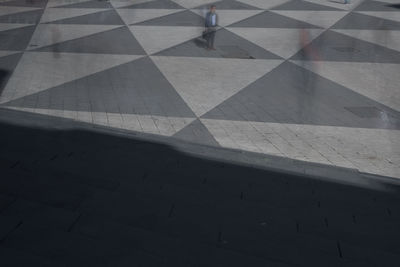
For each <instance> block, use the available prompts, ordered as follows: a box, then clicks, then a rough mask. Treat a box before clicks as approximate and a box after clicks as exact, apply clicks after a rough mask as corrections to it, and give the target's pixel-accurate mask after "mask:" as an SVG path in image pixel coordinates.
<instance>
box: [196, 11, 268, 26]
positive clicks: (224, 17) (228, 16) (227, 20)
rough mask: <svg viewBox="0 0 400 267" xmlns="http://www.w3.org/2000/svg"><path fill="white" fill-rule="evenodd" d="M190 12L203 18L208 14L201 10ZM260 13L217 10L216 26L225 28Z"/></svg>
mask: <svg viewBox="0 0 400 267" xmlns="http://www.w3.org/2000/svg"><path fill="white" fill-rule="evenodd" d="M191 11H192V12H194V13H196V14H198V15H200V16H202V17H205V16H206V14H207V12H208V11H207V10H201V9H192V10H191ZM261 12H263V10H227V9H225V10H218V12H217V13H218V24H219V25H220V26H222V27H225V26H228V25H230V24H233V23H235V22H238V21H241V20H244V19H247V18H249V17H252V16H255V15H257V14H259V13H261Z"/></svg>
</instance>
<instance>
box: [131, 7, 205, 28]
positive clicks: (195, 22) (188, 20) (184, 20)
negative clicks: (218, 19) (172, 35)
mask: <svg viewBox="0 0 400 267" xmlns="http://www.w3.org/2000/svg"><path fill="white" fill-rule="evenodd" d="M135 25H151V26H202V27H204V18H203V17H202V16H199V15H197V14H195V13H193V12H192V11H190V10H185V11H182V12H178V13H173V14H170V15H167V16H163V17H160V18H155V19H150V20H146V21H144V22H140V23H137V24H135Z"/></svg>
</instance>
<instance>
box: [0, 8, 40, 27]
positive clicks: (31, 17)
mask: <svg viewBox="0 0 400 267" xmlns="http://www.w3.org/2000/svg"><path fill="white" fill-rule="evenodd" d="M42 14H43V9H38V10H32V11H27V12H21V13H14V14H9V15H4V16H0V23H1V22H3V23H24V24H36V23H38V22H39V21H40V18H41V16H42Z"/></svg>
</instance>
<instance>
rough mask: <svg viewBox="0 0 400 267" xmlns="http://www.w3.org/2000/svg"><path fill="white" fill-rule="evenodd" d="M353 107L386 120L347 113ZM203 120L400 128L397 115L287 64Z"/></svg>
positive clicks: (344, 88)
mask: <svg viewBox="0 0 400 267" xmlns="http://www.w3.org/2000/svg"><path fill="white" fill-rule="evenodd" d="M354 107H366V108H367V109H368V108H371V109H378V110H381V111H382V112H384V113H385V114H387V118H388V119H387V120H386V121H382V118H381V117H372V118H363V117H360V116H357V115H355V114H354V113H353V112H350V111H349V110H351V109H352V108H354ZM202 118H205V119H223V120H237V121H258V122H276V123H293V124H311V125H331V126H345V127H365V128H391V129H396V128H398V127H399V126H400V112H397V111H395V110H393V109H390V108H388V107H386V106H384V105H382V104H380V103H378V102H376V101H373V100H371V99H369V98H367V97H365V96H363V95H360V94H358V93H356V92H354V91H352V90H350V89H348V88H346V87H343V86H341V85H339V84H337V83H334V82H332V81H330V80H328V79H325V78H323V77H321V76H318V75H316V74H314V73H312V72H310V71H308V70H306V69H303V68H301V67H299V66H296V65H294V64H292V63H289V62H285V63H283V64H282V65H280V66H279V67H277V68H276V69H274V70H272V71H271V72H270V73H268V74H266V75H265V76H264V77H262V78H260V79H258V80H257V81H255V82H254V83H252V84H251V85H249V86H248V87H247V88H244V89H243V90H241V91H240V92H239V93H237V94H236V95H234V96H232V97H231V98H229V99H227V100H226V101H225V102H223V103H222V104H220V105H219V106H217V107H216V108H214V109H213V110H211V111H209V112H208V113H207V114H205V115H203V116H202Z"/></svg>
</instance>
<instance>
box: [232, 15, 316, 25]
mask: <svg viewBox="0 0 400 267" xmlns="http://www.w3.org/2000/svg"><path fill="white" fill-rule="evenodd" d="M230 27H254V28H309V29H312V28H320V27H318V26H315V25H312V24H309V23H305V22H303V21H299V20H295V19H291V18H288V17H286V16H282V15H279V14H276V13H273V12H270V11H265V12H263V13H260V14H258V15H255V16H253V17H251V18H248V19H245V20H242V21H239V22H237V23H235V24H232V25H230Z"/></svg>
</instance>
